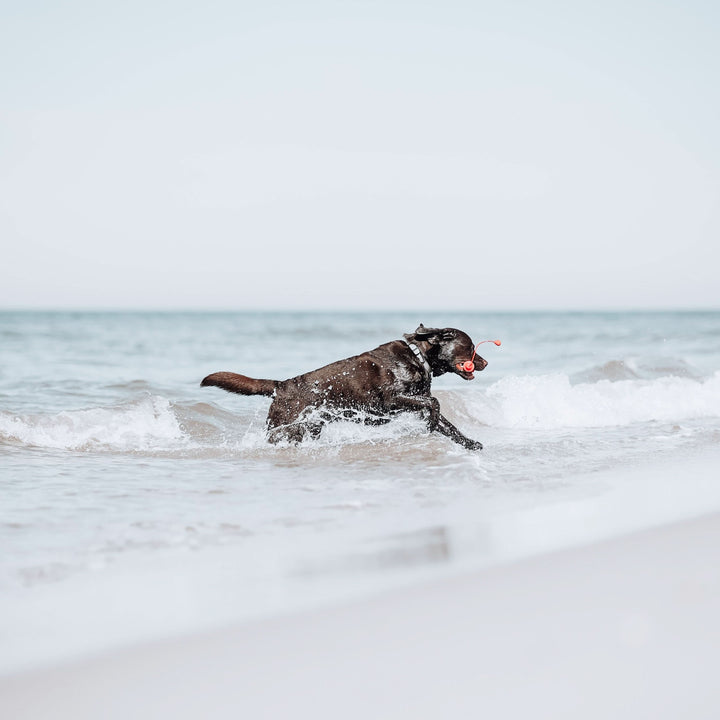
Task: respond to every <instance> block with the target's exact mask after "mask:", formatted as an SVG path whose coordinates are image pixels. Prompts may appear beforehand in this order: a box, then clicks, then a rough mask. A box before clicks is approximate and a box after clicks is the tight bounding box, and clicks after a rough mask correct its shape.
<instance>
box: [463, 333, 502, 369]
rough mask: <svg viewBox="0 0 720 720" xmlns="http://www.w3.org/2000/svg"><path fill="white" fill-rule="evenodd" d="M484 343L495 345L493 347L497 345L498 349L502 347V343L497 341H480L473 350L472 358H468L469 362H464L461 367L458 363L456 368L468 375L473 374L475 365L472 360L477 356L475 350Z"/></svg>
mask: <svg viewBox="0 0 720 720" xmlns="http://www.w3.org/2000/svg"><path fill="white" fill-rule="evenodd" d="M486 342H491V343H495V345H497V346H498V347H500V345H502V343H501V342H500V341H499V340H481V341H480V342H479V343H478V344H477V345H476V346H475V349H474V350H473V354H472V357H471V358H470V360H466V361H465V362H464V363H462V365H461V364H460V363H458V364H457V366H458V368H460V369H462V370H464V371H465V372H469V373H471V372H473V371H474V370H475V363H474V362H473V360H475V355H477V349H478V348H479V347H480V345H482V344H483V343H486Z"/></svg>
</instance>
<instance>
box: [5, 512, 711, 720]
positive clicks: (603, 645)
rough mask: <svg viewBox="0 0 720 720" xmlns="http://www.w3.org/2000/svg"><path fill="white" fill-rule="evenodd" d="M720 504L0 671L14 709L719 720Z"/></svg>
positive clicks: (138, 714)
mask: <svg viewBox="0 0 720 720" xmlns="http://www.w3.org/2000/svg"><path fill="white" fill-rule="evenodd" d="M718 668H720V514H714V515H709V516H704V517H701V518H697V519H693V520H688V521H684V522H681V523H676V524H672V525H667V526H664V527H660V528H656V529H653V530H647V531H643V532H638V533H634V534H631V535H625V536H622V537H618V538H615V539H613V540H609V541H602V542H597V543H595V544H592V545H586V546H583V547H576V548H572V549H567V550H561V551H557V552H553V553H549V554H545V555H542V556H537V557H533V558H528V559H525V560H522V561H518V562H515V563H512V564H509V565H504V566H500V567H493V568H487V569H484V570H479V571H476V572H473V573H470V574H466V575H462V576H456V577H453V578H449V579H448V578H445V579H442V580H437V581H434V582H431V583H425V584H423V585H419V586H416V587H413V588H407V589H403V590H395V591H391V592H386V593H383V594H381V595H377V596H375V597H373V598H371V599H365V600H362V601H357V602H353V603H348V604H344V605H338V606H334V607H331V608H326V609H322V610H313V611H309V612H303V613H298V614H293V615H287V616H283V617H275V618H272V619H267V620H262V621H258V622H254V623H246V624H239V625H236V626H233V627H228V628H226V629H224V630H222V631H213V632H208V633H204V634H198V635H193V636H188V637H183V638H178V639H174V640H171V641H164V642H154V643H152V644H147V645H141V646H137V647H134V648H129V649H125V650H118V651H114V652H112V653H109V654H107V655H101V656H97V657H94V658H88V659H85V660H83V661H79V662H74V663H68V664H65V665H62V666H59V667H56V668H48V669H43V670H35V671H32V672H25V673H21V674H16V675H11V676H6V677H3V678H0V716H2V717H4V718H23V720H34V719H36V718H37V719H39V718H73V719H74V720H82V719H84V718H88V719H90V718H93V720H94V719H96V718H128V719H129V718H169V717H172V718H241V717H245V718H314V719H316V720H317V719H319V718H333V719H335V718H345V719H347V718H364V719H370V718H373V719H375V718H412V719H413V720H417V719H418V718H471V717H487V718H518V719H520V718H522V719H523V720H525V719H530V718H548V719H549V718H553V719H557V718H573V720H576V719H577V718H583V720H588V719H591V718H614V719H615V718H633V720H640V719H642V718H652V719H653V720H657V719H658V718H673V719H675V718H679V717H682V718H693V719H697V718H717V717H720V683H718V682H717V676H718Z"/></svg>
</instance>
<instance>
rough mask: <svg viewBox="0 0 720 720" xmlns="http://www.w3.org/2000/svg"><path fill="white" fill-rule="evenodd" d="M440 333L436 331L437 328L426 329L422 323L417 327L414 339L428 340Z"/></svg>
mask: <svg viewBox="0 0 720 720" xmlns="http://www.w3.org/2000/svg"><path fill="white" fill-rule="evenodd" d="M441 332H442V330H438V329H437V328H426V327H425V326H424V325H423V324H422V323H420V325H419V326H418V329H417V330H416V331H415V337H416V338H417V339H418V340H428V339H429V338H430V337H432V336H433V335H439V334H440V333H441Z"/></svg>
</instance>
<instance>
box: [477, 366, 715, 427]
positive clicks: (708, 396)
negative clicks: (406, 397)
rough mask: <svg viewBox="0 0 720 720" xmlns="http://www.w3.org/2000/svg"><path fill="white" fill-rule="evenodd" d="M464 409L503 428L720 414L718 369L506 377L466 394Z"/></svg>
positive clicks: (613, 423) (616, 423) (622, 423)
mask: <svg viewBox="0 0 720 720" xmlns="http://www.w3.org/2000/svg"><path fill="white" fill-rule="evenodd" d="M464 414H465V415H466V416H467V417H468V418H469V419H471V420H475V421H476V422H480V423H483V424H485V425H491V426H497V427H506V428H518V427H519V428H523V427H524V428H547V429H554V428H563V427H567V428H582V427H588V428H591V427H614V426H615V427H616V426H625V425H631V424H634V423H641V422H653V421H659V422H678V421H682V420H690V419H695V418H705V417H707V418H718V417H720V372H716V373H715V374H714V375H713V376H712V377H710V378H708V379H706V380H695V379H692V378H684V377H661V378H657V379H655V380H640V379H635V380H618V381H610V380H601V381H599V382H594V383H579V384H573V383H572V381H571V378H570V377H569V376H568V375H565V374H561V373H557V374H553V375H538V376H524V377H508V378H505V379H503V380H500V381H499V382H496V383H495V384H493V385H492V386H490V387H489V388H488V389H487V390H485V391H484V392H483V393H482V396H481V397H478V393H472V394H468V395H467V397H466V399H465V400H464Z"/></svg>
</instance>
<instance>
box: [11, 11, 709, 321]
mask: <svg viewBox="0 0 720 720" xmlns="http://www.w3.org/2000/svg"><path fill="white" fill-rule="evenodd" d="M0 2H1V7H2V12H1V15H0V98H1V102H0V113H1V115H0V122H1V125H0V244H1V250H2V252H1V255H0V308H12V307H43V308H54V307H57V308H62V307H72V308H83V307H88V308H116V307H117V308H209V309H211V308H223V309H225V308H227V309H234V308H237V309H242V308H297V309H306V308H307V309H327V310H334V309H345V308H347V309H378V310H383V309H387V310H394V309H418V308H421V309H425V308H437V309H467V310H485V309H487V310H503V309H536V308H537V309H540V308H542V309H594V308H599V309H605V308H672V307H683V308H686V307H715V308H717V307H720V281H718V278H717V273H718V267H719V266H720V202H719V200H720V133H719V132H718V127H720V89H719V88H720V82H719V81H718V78H720V42H719V41H718V37H720V4H718V3H717V2H710V1H708V2H699V1H692V0H690V1H683V2H679V1H678V2H672V3H671V2H665V1H655V2H634V1H633V0H625V1H623V2H614V1H611V2H596V1H593V2H582V1H577V2H574V1H572V0H568V1H567V2H562V1H560V0H557V1H550V0H548V1H539V2H514V1H513V0H508V1H506V2H497V0H495V1H494V2H481V1H467V2H461V1H459V0H449V1H443V2H438V1H437V0H436V1H435V2H431V3H427V2H419V1H417V0H415V1H412V2H410V1H408V2H393V1H392V0H385V1H382V2H381V1H377V2H360V1H356V2H351V1H349V2H315V1H313V2H290V1H286V2H257V0H255V1H254V2H242V1H237V0H235V1H228V2H214V1H213V0H210V1H209V2H204V3H197V2H177V1H174V2H169V1H168V2H158V1H157V0H142V1H141V2H140V1H138V0H128V1H126V2H115V3H105V2H97V1H96V0H92V1H91V0H77V1H75V2H62V1H61V0H55V1H53V2H39V1H36V0H25V1H24V2H14V3H12V4H11V3H10V2H9V0H0Z"/></svg>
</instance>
